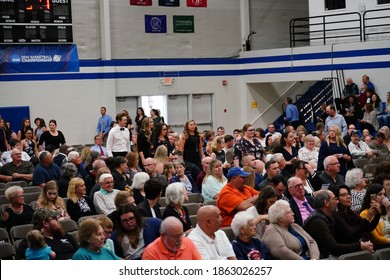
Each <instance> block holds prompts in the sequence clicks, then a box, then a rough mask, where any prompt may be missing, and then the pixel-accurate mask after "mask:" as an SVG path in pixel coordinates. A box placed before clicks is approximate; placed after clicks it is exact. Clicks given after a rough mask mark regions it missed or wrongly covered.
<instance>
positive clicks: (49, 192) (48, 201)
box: [35, 180, 70, 220]
mask: <svg viewBox="0 0 390 280" xmlns="http://www.w3.org/2000/svg"><path fill="white" fill-rule="evenodd" d="M41 208H47V209H50V210H52V211H56V212H57V213H58V220H68V219H70V216H69V214H68V212H67V210H66V206H65V203H64V200H63V199H62V198H61V197H59V196H58V186H57V183H56V181H54V180H51V181H49V182H47V183H46V184H45V186H44V187H43V189H42V193H41V194H40V195H39V197H38V200H37V203H36V209H35V210H38V209H41Z"/></svg>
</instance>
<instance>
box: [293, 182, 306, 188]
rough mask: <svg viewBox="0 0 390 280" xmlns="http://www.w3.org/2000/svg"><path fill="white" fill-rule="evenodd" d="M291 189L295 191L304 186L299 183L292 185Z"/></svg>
mask: <svg viewBox="0 0 390 280" xmlns="http://www.w3.org/2000/svg"><path fill="white" fill-rule="evenodd" d="M292 187H293V188H295V189H300V188H303V187H304V185H303V184H302V183H300V184H297V185H294V186H292Z"/></svg>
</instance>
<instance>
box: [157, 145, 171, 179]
mask: <svg viewBox="0 0 390 280" xmlns="http://www.w3.org/2000/svg"><path fill="white" fill-rule="evenodd" d="M154 159H155V160H156V172H157V173H158V174H162V173H163V172H164V163H166V162H167V161H168V150H167V147H165V146H164V145H160V146H158V147H157V149H156V153H155V154H154Z"/></svg>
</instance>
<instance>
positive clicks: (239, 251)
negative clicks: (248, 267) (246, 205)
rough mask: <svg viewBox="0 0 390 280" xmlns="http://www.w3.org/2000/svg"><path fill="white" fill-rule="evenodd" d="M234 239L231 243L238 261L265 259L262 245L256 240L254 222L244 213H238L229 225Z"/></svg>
mask: <svg viewBox="0 0 390 280" xmlns="http://www.w3.org/2000/svg"><path fill="white" fill-rule="evenodd" d="M231 227H232V230H233V233H234V235H235V238H234V239H233V241H232V246H233V250H234V253H235V254H236V257H237V259H238V260H263V259H265V258H266V249H265V246H264V244H263V243H262V242H261V241H260V240H259V239H257V238H255V235H256V230H255V229H256V227H255V222H254V219H253V217H252V215H251V214H249V213H247V212H246V211H241V212H238V213H237V214H236V215H235V216H234V218H233V220H232V224H231Z"/></svg>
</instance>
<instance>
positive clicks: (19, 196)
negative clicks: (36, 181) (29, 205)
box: [12, 194, 24, 199]
mask: <svg viewBox="0 0 390 280" xmlns="http://www.w3.org/2000/svg"><path fill="white" fill-rule="evenodd" d="M21 197H24V195H23V194H21V195H18V196H14V197H13V198H12V199H15V198H21Z"/></svg>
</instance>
